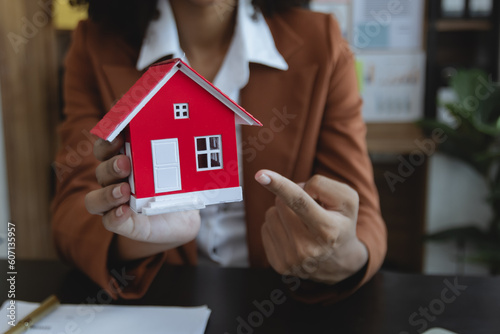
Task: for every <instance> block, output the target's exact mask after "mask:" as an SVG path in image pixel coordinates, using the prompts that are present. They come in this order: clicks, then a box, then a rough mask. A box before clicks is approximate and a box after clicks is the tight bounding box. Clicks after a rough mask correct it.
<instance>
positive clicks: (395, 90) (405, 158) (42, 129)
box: [0, 0, 500, 275]
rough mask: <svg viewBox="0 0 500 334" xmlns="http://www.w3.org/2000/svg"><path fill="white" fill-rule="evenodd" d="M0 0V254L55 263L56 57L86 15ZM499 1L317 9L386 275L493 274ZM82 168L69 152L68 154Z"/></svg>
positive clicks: (496, 260) (499, 250) (499, 229)
mask: <svg viewBox="0 0 500 334" xmlns="http://www.w3.org/2000/svg"><path fill="white" fill-rule="evenodd" d="M68 2H69V1H68V0H16V1H12V0H0V102H1V103H0V257H2V258H5V257H6V254H7V245H6V231H7V223H8V222H13V223H15V224H16V255H17V258H18V259H50V258H56V254H55V251H54V249H53V246H52V241H51V235H50V234H51V233H50V214H49V206H50V201H51V198H52V195H53V191H54V185H55V183H56V179H57V177H56V170H55V167H57V166H53V159H54V155H55V152H56V149H57V134H56V129H57V125H58V123H59V122H60V121H61V119H62V108H63V103H62V100H61V78H62V74H63V70H64V69H63V62H64V56H65V53H66V51H67V49H68V46H69V44H70V42H71V32H72V29H74V27H75V26H76V23H77V22H78V21H79V20H81V19H84V18H85V17H86V8H84V7H79V8H78V7H77V8H74V7H71V6H70V5H69V3H68ZM499 7H500V3H499V2H498V1H493V0H334V1H332V0H330V1H328V0H323V1H320V0H316V1H313V2H312V3H311V9H312V10H315V11H322V12H327V13H331V14H332V15H334V16H335V17H336V18H337V20H338V21H339V23H340V26H341V28H342V31H343V34H344V37H345V38H346V39H347V40H348V41H349V43H350V45H351V48H352V50H353V52H354V53H355V55H356V59H357V61H356V68H357V72H358V78H359V89H360V93H361V95H362V96H363V98H364V101H365V105H364V110H363V113H364V117H365V120H366V122H367V125H368V135H367V142H368V148H369V152H370V156H371V158H372V162H373V166H374V175H375V179H376V183H377V187H378V190H379V193H380V202H381V207H382V214H383V216H384V219H385V221H386V223H387V226H388V232H389V240H388V244H389V245H388V246H389V248H388V255H387V259H386V261H385V264H384V267H385V268H386V269H390V270H397V271H401V272H414V273H420V272H423V273H428V274H467V275H489V274H498V273H499V270H500V246H499V245H500V221H499V217H500V214H499V211H500V201H499V200H500V173H499V168H498V166H499V160H500V153H499V151H500V149H499V138H500V93H499V89H498V85H497V84H495V83H496V82H497V81H498V75H499V44H500V33H499V32H500V31H499V19H500V8H499ZM74 154H75V159H78V154H79V152H74Z"/></svg>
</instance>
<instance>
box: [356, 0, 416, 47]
mask: <svg viewBox="0 0 500 334" xmlns="http://www.w3.org/2000/svg"><path fill="white" fill-rule="evenodd" d="M424 5H425V2H424V0H400V1H394V0H353V41H352V44H353V45H354V47H356V48H357V49H359V50H373V49H400V50H401V49H403V50H421V49H422V41H423V39H422V36H423V21H424Z"/></svg>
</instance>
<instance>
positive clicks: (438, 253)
mask: <svg viewBox="0 0 500 334" xmlns="http://www.w3.org/2000/svg"><path fill="white" fill-rule="evenodd" d="M427 191H428V194H427V213H426V215H427V217H426V218H427V219H426V220H427V226H426V230H427V233H432V232H437V231H440V230H443V229H446V228H450V227H457V226H465V225H469V224H470V223H471V222H482V223H481V224H478V225H477V226H479V227H480V228H481V227H483V228H485V227H486V226H487V225H488V222H489V220H490V218H491V217H492V213H491V209H490V207H489V206H488V204H487V203H486V201H485V198H486V197H487V194H488V189H487V186H486V182H485V181H484V180H483V179H482V178H481V176H480V175H479V174H478V173H476V172H475V171H474V170H473V169H472V168H471V167H469V166H468V165H466V164H464V163H462V162H460V161H458V160H456V159H454V158H450V157H448V156H445V155H443V154H440V153H437V154H435V155H433V156H432V157H431V158H430V161H429V177H428V186H427ZM424 249H425V254H424V272H425V273H429V274H468V275H481V274H487V269H486V268H485V267H483V266H480V265H475V264H470V263H468V264H466V265H465V266H463V267H462V266H461V265H460V264H459V263H458V262H457V261H456V258H455V257H456V256H457V252H458V251H457V249H456V247H455V245H454V244H453V243H447V244H441V243H435V242H432V243H430V242H427V243H426V244H425V247H424ZM469 251H470V250H469Z"/></svg>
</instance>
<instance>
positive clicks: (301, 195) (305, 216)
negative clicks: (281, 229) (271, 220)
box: [255, 169, 320, 222]
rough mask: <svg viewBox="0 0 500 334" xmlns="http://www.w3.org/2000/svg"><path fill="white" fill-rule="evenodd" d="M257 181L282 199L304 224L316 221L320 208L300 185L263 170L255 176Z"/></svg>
mask: <svg viewBox="0 0 500 334" xmlns="http://www.w3.org/2000/svg"><path fill="white" fill-rule="evenodd" d="M255 180H257V182H259V183H260V184H261V185H262V186H264V187H265V188H266V189H267V190H269V191H271V192H272V193H273V194H275V195H276V196H278V197H279V198H281V200H283V202H285V204H286V205H287V206H288V207H289V208H290V209H292V210H293V211H294V212H295V213H296V214H297V215H298V216H299V217H300V218H301V219H302V220H303V221H304V222H309V221H311V220H313V221H314V220H316V219H317V218H319V217H317V216H318V215H319V212H320V210H318V209H320V207H319V205H318V203H316V201H315V200H314V199H313V198H312V197H311V196H309V195H308V194H307V193H306V192H305V191H304V190H303V189H302V188H301V187H300V186H299V185H298V184H296V183H294V182H292V181H290V180H289V179H287V178H286V177H283V176H282V175H280V174H278V173H276V172H273V171H270V170H267V169H262V170H260V171H258V172H257V174H255Z"/></svg>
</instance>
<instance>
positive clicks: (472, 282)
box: [0, 261, 500, 334]
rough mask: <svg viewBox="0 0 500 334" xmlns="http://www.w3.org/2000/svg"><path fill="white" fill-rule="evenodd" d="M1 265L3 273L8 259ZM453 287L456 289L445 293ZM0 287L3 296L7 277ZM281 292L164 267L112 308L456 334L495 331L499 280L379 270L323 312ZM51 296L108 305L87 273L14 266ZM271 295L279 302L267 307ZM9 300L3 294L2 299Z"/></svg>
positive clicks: (299, 327) (298, 327)
mask: <svg viewBox="0 0 500 334" xmlns="http://www.w3.org/2000/svg"><path fill="white" fill-rule="evenodd" d="M0 263H1V266H2V270H3V272H4V273H5V272H7V270H6V261H1V262H0ZM454 285H457V286H458V288H457V287H453V288H450V286H454ZM0 286H1V288H2V291H6V284H5V279H2V282H1V285H0ZM464 289H465V290H464ZM273 291H274V292H273ZM279 291H283V292H284V291H286V288H285V286H284V285H283V284H282V283H281V277H280V276H279V275H277V274H276V273H274V272H273V271H271V270H257V269H219V268H212V267H202V266H200V267H164V268H163V269H162V270H161V271H160V273H159V275H158V277H157V278H156V280H155V281H154V283H153V285H152V286H151V288H150V290H149V292H148V293H147V294H146V296H145V297H144V298H142V299H140V300H134V301H118V302H113V303H119V304H133V305H172V306H198V305H204V304H206V305H208V307H209V308H210V309H212V315H211V317H210V320H209V323H208V327H207V333H209V334H210V333H218V334H225V333H228V334H234V333H245V334H249V333H314V334H316V333H363V334H365V333H370V334H372V333H384V334H385V333H395V334H402V333H419V330H423V329H424V328H431V327H443V328H446V329H449V330H452V331H455V332H457V333H460V334H467V333H471V334H472V333H473V334H480V333H485V334H486V333H488V334H491V333H500V277H496V278H479V277H440V276H421V275H408V274H398V273H393V272H380V273H378V274H377V275H376V276H375V277H374V279H373V280H372V281H371V282H369V283H368V284H367V285H365V286H364V287H363V288H361V289H360V290H359V291H358V292H357V293H355V294H354V295H353V296H351V297H350V298H349V299H347V300H345V301H342V302H339V303H337V304H334V305H331V306H327V307H322V306H311V305H303V304H300V303H298V302H296V301H294V300H292V299H291V298H289V296H288V295H286V294H284V295H281V297H278V298H277V296H278V295H279ZM52 293H55V294H57V295H58V296H59V297H60V298H61V300H62V302H63V303H73V304H80V303H99V302H108V301H107V298H106V295H105V294H104V293H102V291H101V290H100V289H99V288H98V287H97V286H96V285H94V284H93V283H92V282H90V281H89V280H88V279H87V278H86V277H85V276H84V275H82V274H81V273H79V272H78V271H76V270H73V269H71V268H69V267H67V266H65V265H63V264H61V263H59V262H45V261H18V262H17V279H16V297H17V299H20V300H27V301H37V302H39V301H41V300H43V299H44V298H45V297H47V296H48V295H49V294H52ZM274 294H276V295H274ZM272 296H273V297H275V298H274V299H275V300H277V301H279V302H281V301H283V300H284V301H283V303H281V304H279V305H277V304H274V303H272V302H271V299H272V298H271V297H272ZM6 298H7V294H6V292H2V298H1V299H2V301H3V300H5V299H6ZM263 301H265V302H263ZM271 304H272V307H271V306H270V305H271ZM257 305H260V307H261V308H262V307H263V309H262V310H259V307H258V306H257ZM264 313H265V314H264ZM242 322H245V324H246V325H241V323H242ZM239 326H240V328H238V327H239Z"/></svg>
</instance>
